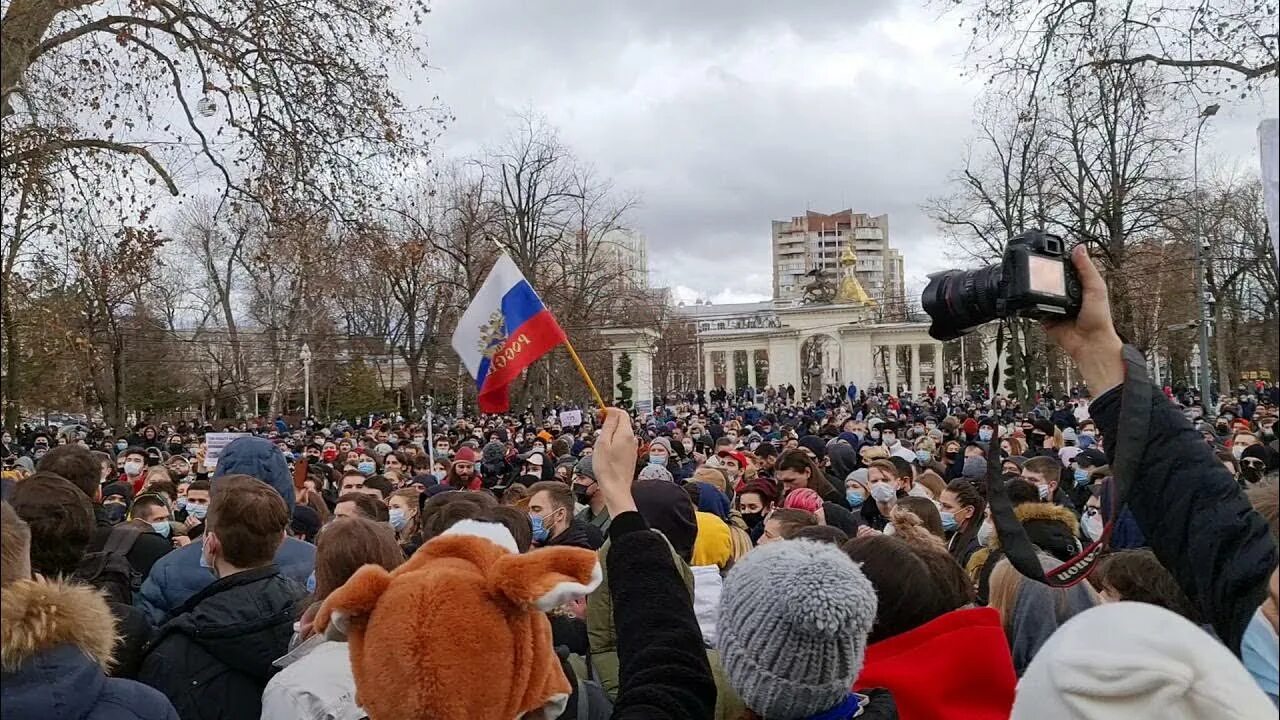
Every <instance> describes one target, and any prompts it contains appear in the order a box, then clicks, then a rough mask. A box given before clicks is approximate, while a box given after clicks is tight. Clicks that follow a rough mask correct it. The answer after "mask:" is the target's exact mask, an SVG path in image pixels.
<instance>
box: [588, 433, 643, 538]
mask: <svg viewBox="0 0 1280 720" xmlns="http://www.w3.org/2000/svg"><path fill="white" fill-rule="evenodd" d="M591 465H592V468H593V469H594V470H595V473H596V482H597V483H598V484H599V485H600V491H601V492H603V493H604V501H605V505H606V506H607V507H608V508H609V515H610V516H611V517H618V516H619V515H621V514H622V513H624V512H628V511H630V510H635V509H636V502H635V500H633V499H632V498H631V480H632V476H633V475H634V474H635V470H636V435H635V433H634V432H632V430H631V418H630V417H628V416H627V413H626V412H625V411H623V410H621V409H619V408H606V409H605V415H604V424H603V425H602V427H601V428H600V437H599V438H597V439H596V443H595V451H594V452H593V453H592V456H591Z"/></svg>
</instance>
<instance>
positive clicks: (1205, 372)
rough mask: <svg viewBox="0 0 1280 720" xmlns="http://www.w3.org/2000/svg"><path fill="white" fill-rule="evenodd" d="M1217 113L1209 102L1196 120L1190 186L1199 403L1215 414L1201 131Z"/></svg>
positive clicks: (1205, 412)
mask: <svg viewBox="0 0 1280 720" xmlns="http://www.w3.org/2000/svg"><path fill="white" fill-rule="evenodd" d="M1217 114H1218V105H1217V104H1216V103H1215V104H1213V105H1208V106H1206V107H1205V109H1203V110H1201V111H1200V122H1199V123H1197V124H1196V140H1195V145H1194V148H1193V150H1192V153H1191V183H1192V185H1191V188H1192V196H1193V197H1194V198H1195V203H1196V207H1195V208H1194V209H1193V210H1194V213H1195V217H1196V237H1195V243H1194V247H1195V261H1196V297H1197V300H1198V303H1199V304H1198V307H1199V309H1200V407H1201V409H1202V410H1203V412H1204V415H1203V417H1205V418H1208V417H1210V416H1211V415H1212V414H1213V411H1212V410H1211V407H1212V405H1213V397H1212V391H1211V387H1212V384H1211V383H1212V380H1211V379H1210V378H1211V377H1212V368H1211V367H1210V363H1209V303H1208V301H1207V300H1208V299H1207V298H1206V297H1205V296H1206V295H1207V293H1208V291H1207V290H1206V289H1205V257H1204V208H1203V206H1202V205H1201V202H1200V131H1201V130H1203V129H1204V124H1205V122H1206V121H1208V119H1209V118H1211V117H1213V116H1214V115H1217Z"/></svg>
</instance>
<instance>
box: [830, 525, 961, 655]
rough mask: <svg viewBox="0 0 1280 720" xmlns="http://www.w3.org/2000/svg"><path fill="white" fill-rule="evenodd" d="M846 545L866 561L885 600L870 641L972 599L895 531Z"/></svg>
mask: <svg viewBox="0 0 1280 720" xmlns="http://www.w3.org/2000/svg"><path fill="white" fill-rule="evenodd" d="M842 549H843V550H844V552H845V554H846V555H848V556H849V557H850V558H852V559H853V560H854V561H855V562H857V563H860V564H861V566H862V572H863V574H864V575H866V576H867V579H868V580H870V581H871V584H872V585H873V586H875V589H876V595H877V597H878V598H879V600H880V602H879V607H878V609H877V612H876V624H875V626H874V627H872V628H871V633H870V634H868V635H867V644H868V645H870V644H872V643H877V642H879V641H881V640H884V639H886V638H891V637H894V636H895V635H901V634H902V633H905V632H907V631H909V630H914V629H915V628H918V627H920V626H921V625H924V624H925V623H927V622H929V621H930V620H933V619H935V618H937V617H940V616H942V615H945V614H946V613H949V612H951V611H952V610H955V609H956V608H959V607H963V606H965V605H967V604H968V603H969V598H967V597H965V596H963V595H959V594H957V592H956V589H955V588H954V587H952V586H951V585H950V584H949V583H944V582H940V581H939V578H938V577H937V576H936V574H935V571H934V569H933V567H932V564H931V563H930V562H928V561H926V560H925V559H924V558H923V557H921V553H920V552H918V551H916V550H915V549H914V548H912V546H910V545H908V544H907V543H906V542H904V541H902V540H901V539H899V538H896V537H893V536H892V535H878V534H877V535H868V536H866V537H860V538H854V539H852V540H850V541H849V542H847V543H845V544H844V547H843V548H842ZM947 560H948V562H951V563H952V564H953V565H954V564H955V562H954V561H952V560H951V559H950V558H947ZM957 567H958V566H957Z"/></svg>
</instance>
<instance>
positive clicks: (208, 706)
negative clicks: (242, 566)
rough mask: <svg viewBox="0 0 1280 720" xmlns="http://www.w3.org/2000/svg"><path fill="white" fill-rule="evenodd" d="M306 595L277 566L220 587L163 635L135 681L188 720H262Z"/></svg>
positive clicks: (190, 604) (180, 613) (182, 612)
mask: <svg viewBox="0 0 1280 720" xmlns="http://www.w3.org/2000/svg"><path fill="white" fill-rule="evenodd" d="M304 592H305V591H304V590H303V588H302V586H301V585H299V584H297V583H295V582H293V581H292V580H290V579H288V578H286V577H284V576H283V575H281V574H280V570H279V568H277V567H276V566H275V565H267V566H266V567H261V568H255V569H253V570H245V571H243V572H238V573H236V574H234V575H230V576H228V577H225V578H221V579H219V580H217V581H215V582H214V583H213V584H211V585H209V586H208V587H206V588H205V589H204V590H201V591H200V592H198V593H196V594H195V595H194V596H193V597H191V599H190V600H188V601H187V602H186V603H185V604H184V605H183V606H182V607H181V608H179V609H178V610H176V611H175V612H174V614H173V618H172V619H171V620H169V622H167V623H165V624H164V626H163V627H161V628H160V630H159V632H158V633H157V634H156V639H155V640H154V641H153V642H152V644H151V646H150V647H149V648H148V651H147V655H146V657H145V658H144V659H143V661H142V670H141V672H140V673H139V674H138V679H139V680H141V681H143V682H145V683H146V684H148V685H150V686H152V687H154V688H156V689H157V690H160V691H161V692H163V693H164V694H165V695H166V696H167V697H168V698H169V699H170V700H171V701H172V702H173V704H174V707H176V708H177V709H178V713H179V715H181V717H182V718H183V720H204V719H206V718H255V717H258V716H259V715H260V714H261V710H262V691H263V688H265V687H266V684H267V681H268V680H270V679H271V676H272V675H274V674H275V673H276V668H275V667H274V666H273V665H272V662H273V661H274V660H275V659H276V658H279V657H280V656H282V655H284V654H285V652H286V651H287V650H288V648H289V639H290V638H291V637H292V635H293V620H294V618H295V617H297V611H298V607H297V605H298V603H299V601H300V600H301V599H302V597H303V595H304Z"/></svg>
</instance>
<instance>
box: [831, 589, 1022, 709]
mask: <svg viewBox="0 0 1280 720" xmlns="http://www.w3.org/2000/svg"><path fill="white" fill-rule="evenodd" d="M1016 685H1017V677H1016V676H1015V675H1014V672H1013V661H1012V659H1011V658H1010V655H1009V643H1008V641H1007V640H1006V639H1005V633H1004V628H1002V627H1001V625H1000V614H999V613H998V612H996V611H995V610H994V609H992V608H971V609H965V610H953V611H951V612H949V613H946V614H945V615H941V616H939V617H937V618H934V619H933V620H931V621H929V622H927V623H925V624H924V625H921V626H919V627H917V628H914V629H912V630H908V631H907V632H905V633H901V634H899V635H894V636H893V637H889V638H885V639H884V640H881V641H880V642H878V643H875V644H873V645H870V646H868V647H867V654H866V659H865V660H864V662H863V665H862V672H861V673H859V674H858V679H857V680H856V681H854V684H853V688H854V690H856V691H859V692H866V691H869V690H870V689H873V688H885V689H887V690H889V692H891V693H892V694H893V700H894V702H895V703H896V704H897V707H898V717H900V718H902V719H903V720H936V719H937V718H965V720H997V719H998V720H1006V719H1007V718H1008V717H1009V711H1010V710H1011V709H1012V708H1013V697H1014V688H1015V686H1016Z"/></svg>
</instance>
